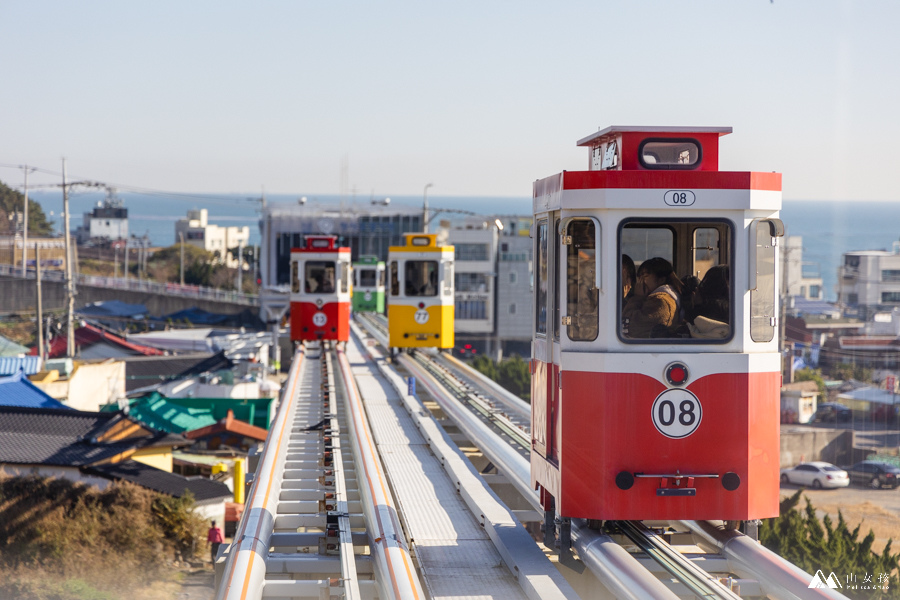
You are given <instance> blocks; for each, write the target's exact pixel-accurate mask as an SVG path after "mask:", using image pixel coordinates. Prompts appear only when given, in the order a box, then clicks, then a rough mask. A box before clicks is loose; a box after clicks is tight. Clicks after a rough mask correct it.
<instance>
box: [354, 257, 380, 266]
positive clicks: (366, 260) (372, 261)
mask: <svg viewBox="0 0 900 600" xmlns="http://www.w3.org/2000/svg"><path fill="white" fill-rule="evenodd" d="M353 264H355V265H377V264H382V265H383V264H384V263H383V262H381V261H380V260H378V257H377V256H368V255H367V256H360V257H359V259H358V260H357V261H356V262H355V263H353Z"/></svg>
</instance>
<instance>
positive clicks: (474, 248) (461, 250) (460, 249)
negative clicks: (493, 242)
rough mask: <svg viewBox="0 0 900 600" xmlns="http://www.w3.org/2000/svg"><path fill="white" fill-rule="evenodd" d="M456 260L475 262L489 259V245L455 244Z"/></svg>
mask: <svg viewBox="0 0 900 600" xmlns="http://www.w3.org/2000/svg"><path fill="white" fill-rule="evenodd" d="M454 249H455V252H456V260H461V261H473V260H487V259H488V245H487V244H454Z"/></svg>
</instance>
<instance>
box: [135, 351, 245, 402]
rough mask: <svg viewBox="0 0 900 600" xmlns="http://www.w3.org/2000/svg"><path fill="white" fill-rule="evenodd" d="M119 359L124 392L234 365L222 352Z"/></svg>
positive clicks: (151, 386) (154, 387) (156, 385)
mask: <svg viewBox="0 0 900 600" xmlns="http://www.w3.org/2000/svg"><path fill="white" fill-rule="evenodd" d="M122 360H123V361H124V362H125V393H126V394H129V395H130V394H132V393H134V392H138V391H140V390H142V389H148V388H149V389H156V388H157V387H158V386H159V384H161V383H166V382H168V381H177V380H179V379H187V378H190V377H193V376H195V375H201V374H203V373H215V372H216V371H226V370H231V368H232V367H233V366H234V363H233V362H232V361H231V360H229V359H228V358H227V357H226V356H225V353H224V352H218V353H216V354H209V353H190V354H180V355H176V356H128V357H125V358H124V359H122Z"/></svg>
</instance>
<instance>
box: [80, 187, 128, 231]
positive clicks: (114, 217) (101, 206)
mask: <svg viewBox="0 0 900 600" xmlns="http://www.w3.org/2000/svg"><path fill="white" fill-rule="evenodd" d="M75 237H76V239H77V240H78V243H79V244H87V243H89V242H90V243H95V244H96V243H103V242H111V241H116V240H127V239H128V209H127V208H125V207H124V206H123V205H122V200H121V199H119V198H117V197H116V196H115V191H114V190H110V191H109V194H108V195H107V197H106V200H104V201H103V202H97V206H96V207H95V208H94V210H92V211H91V212H89V213H84V217H83V223H82V225H81V226H80V227H78V228H77V229H76V230H75Z"/></svg>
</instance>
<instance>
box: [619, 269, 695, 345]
mask: <svg viewBox="0 0 900 600" xmlns="http://www.w3.org/2000/svg"><path fill="white" fill-rule="evenodd" d="M682 291H683V286H682V283H681V280H680V279H679V278H678V276H677V275H676V274H675V271H674V269H673V268H672V263H670V262H669V261H667V260H666V259H664V258H662V257H659V256H657V257H654V258H650V259H648V260H645V261H644V262H642V263H641V265H640V267H638V270H637V278H636V282H635V286H634V290H633V292H634V293H633V294H632V296H631V297H630V298H629V299H628V300H626V301H625V305H624V306H623V307H622V333H623V335H626V336H628V337H632V338H661V337H672V336H673V335H674V334H673V331H674V329H675V328H676V327H677V326H678V325H679V324H680V321H681V317H680V312H681V294H682Z"/></svg>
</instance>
